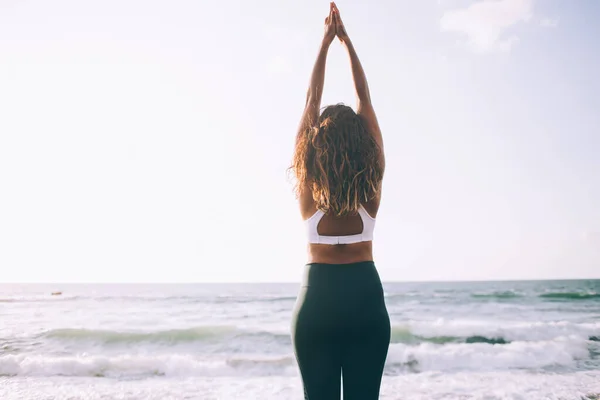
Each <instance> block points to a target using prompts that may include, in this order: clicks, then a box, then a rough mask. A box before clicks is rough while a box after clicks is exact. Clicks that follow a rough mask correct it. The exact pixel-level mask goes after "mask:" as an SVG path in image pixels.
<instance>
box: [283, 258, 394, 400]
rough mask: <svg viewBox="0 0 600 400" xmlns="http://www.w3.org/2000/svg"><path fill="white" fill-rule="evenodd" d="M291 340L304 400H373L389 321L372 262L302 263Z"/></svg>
mask: <svg viewBox="0 0 600 400" xmlns="http://www.w3.org/2000/svg"><path fill="white" fill-rule="evenodd" d="M292 341H293V344H294V352H295V354H296V359H297V361H298V366H299V367H300V374H301V375H302V382H303V384H304V398H305V399H307V400H337V399H340V386H341V384H340V380H342V381H343V388H344V389H343V391H344V400H377V399H378V398H379V387H380V385H381V376H382V374H383V367H384V364H385V359H386V357H387V352H388V346H389V343H390V319H389V315H388V312H387V309H386V307H385V301H384V297H383V288H382V286H381V280H380V279H379V274H378V273H377V269H376V268H375V264H374V263H373V262H372V261H364V262H358V263H353V264H317V263H312V264H307V265H306V267H305V271H304V277H303V282H302V287H301V289H300V293H299V295H298V300H297V301H296V306H295V308H294V315H293V319H292Z"/></svg>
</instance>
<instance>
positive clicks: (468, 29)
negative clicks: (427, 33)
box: [440, 0, 534, 53]
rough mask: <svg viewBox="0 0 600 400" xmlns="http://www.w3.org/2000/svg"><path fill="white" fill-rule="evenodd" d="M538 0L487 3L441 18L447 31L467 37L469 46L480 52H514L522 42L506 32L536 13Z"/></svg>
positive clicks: (489, 1)
mask: <svg viewBox="0 0 600 400" xmlns="http://www.w3.org/2000/svg"><path fill="white" fill-rule="evenodd" d="M533 2H534V0H484V1H479V2H476V3H473V4H471V5H470V6H468V7H466V8H460V9H455V10H450V11H447V12H446V13H445V14H444V15H443V16H442V18H441V21H440V25H441V29H442V30H443V31H448V32H458V33H462V34H465V35H467V38H468V44H469V45H470V46H471V47H472V48H473V50H475V51H477V52H482V53H484V52H490V51H510V50H511V48H512V47H513V46H514V45H515V44H516V43H518V41H519V38H518V37H517V36H516V35H511V36H509V37H506V31H507V30H508V29H509V28H510V27H512V26H513V25H515V24H517V23H519V22H527V21H529V20H530V19H531V17H532V14H533Z"/></svg>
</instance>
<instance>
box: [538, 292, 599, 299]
mask: <svg viewBox="0 0 600 400" xmlns="http://www.w3.org/2000/svg"><path fill="white" fill-rule="evenodd" d="M539 297H541V298H543V299H552V300H562V301H569V300H593V299H600V293H595V292H549V293H542V294H540V295H539Z"/></svg>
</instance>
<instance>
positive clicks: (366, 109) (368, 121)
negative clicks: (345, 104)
mask: <svg viewBox="0 0 600 400" xmlns="http://www.w3.org/2000/svg"><path fill="white" fill-rule="evenodd" d="M356 113H357V114H358V115H359V116H360V117H361V118H362V120H363V122H364V124H365V128H366V129H367V131H368V132H369V133H370V134H371V135H372V136H373V139H375V142H376V143H377V145H378V146H379V149H380V153H379V157H380V162H381V166H382V168H383V169H385V152H384V151H383V136H382V135H381V129H380V128H379V122H378V121H377V115H375V110H374V109H373V104H371V102H370V101H362V102H359V104H358V107H357V112H356Z"/></svg>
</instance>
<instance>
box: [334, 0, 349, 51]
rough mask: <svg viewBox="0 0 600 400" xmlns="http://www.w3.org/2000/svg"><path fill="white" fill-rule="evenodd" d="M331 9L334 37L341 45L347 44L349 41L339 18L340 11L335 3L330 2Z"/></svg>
mask: <svg viewBox="0 0 600 400" xmlns="http://www.w3.org/2000/svg"><path fill="white" fill-rule="evenodd" d="M331 4H332V7H333V12H334V14H335V18H334V20H335V32H336V35H337V37H338V39H340V42H342V43H348V42H349V41H350V38H349V37H348V33H347V32H346V27H345V26H344V23H343V22H342V17H341V16H340V10H339V9H338V8H337V5H336V4H335V2H332V3H331Z"/></svg>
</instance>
